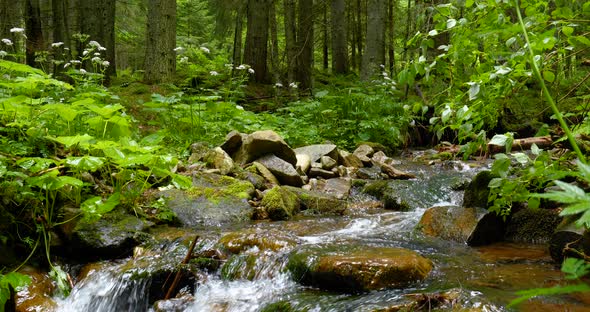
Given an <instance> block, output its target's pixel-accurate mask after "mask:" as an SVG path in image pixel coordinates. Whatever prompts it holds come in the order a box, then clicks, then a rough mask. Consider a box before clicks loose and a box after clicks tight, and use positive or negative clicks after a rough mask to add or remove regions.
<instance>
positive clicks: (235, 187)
mask: <svg viewBox="0 0 590 312" xmlns="http://www.w3.org/2000/svg"><path fill="white" fill-rule="evenodd" d="M187 193H188V194H189V195H192V196H197V197H198V196H206V197H207V198H208V199H210V200H216V199H219V198H221V197H225V196H236V197H239V198H244V199H250V198H252V196H253V195H254V193H255V189H254V185H252V183H250V182H249V181H244V180H239V179H235V178H232V177H228V176H224V175H219V174H214V173H202V174H199V175H198V176H196V177H194V178H193V188H191V189H190V190H188V191H187Z"/></svg>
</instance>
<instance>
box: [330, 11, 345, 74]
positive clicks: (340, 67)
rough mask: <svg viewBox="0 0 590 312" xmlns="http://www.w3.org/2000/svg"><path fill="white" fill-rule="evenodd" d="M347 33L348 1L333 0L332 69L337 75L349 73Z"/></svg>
mask: <svg viewBox="0 0 590 312" xmlns="http://www.w3.org/2000/svg"><path fill="white" fill-rule="evenodd" d="M347 33H348V31H347V25H346V1H345V0H332V59H333V68H332V69H333V72H334V73H335V74H346V72H348V45H347V43H346V34H347Z"/></svg>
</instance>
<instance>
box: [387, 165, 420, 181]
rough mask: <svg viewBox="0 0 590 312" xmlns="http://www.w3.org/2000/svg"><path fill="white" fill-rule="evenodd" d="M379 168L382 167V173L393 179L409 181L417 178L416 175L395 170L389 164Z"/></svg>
mask: <svg viewBox="0 0 590 312" xmlns="http://www.w3.org/2000/svg"><path fill="white" fill-rule="evenodd" d="M379 166H380V167H381V171H382V172H383V173H385V174H386V175H387V176H388V177H390V178H391V179H400V180H408V179H414V178H416V176H415V175H414V174H412V173H409V172H405V171H401V170H398V169H395V168H394V167H393V166H391V165H388V164H380V165H379Z"/></svg>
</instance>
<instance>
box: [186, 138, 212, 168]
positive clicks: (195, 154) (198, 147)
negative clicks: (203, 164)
mask: <svg viewBox="0 0 590 312" xmlns="http://www.w3.org/2000/svg"><path fill="white" fill-rule="evenodd" d="M210 150H211V149H210V148H209V146H208V145H207V143H205V142H196V143H193V144H191V156H190V157H189V158H188V163H189V165H191V164H194V163H196V162H199V161H201V160H203V158H205V156H206V155H207V153H209V151H210Z"/></svg>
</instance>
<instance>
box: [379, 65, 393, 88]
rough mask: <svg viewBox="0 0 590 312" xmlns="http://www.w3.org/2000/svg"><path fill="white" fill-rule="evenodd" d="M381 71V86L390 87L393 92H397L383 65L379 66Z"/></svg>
mask: <svg viewBox="0 0 590 312" xmlns="http://www.w3.org/2000/svg"><path fill="white" fill-rule="evenodd" d="M381 69H382V70H383V72H381V75H382V76H383V82H382V83H381V85H383V86H385V87H388V86H390V87H391V90H393V91H395V90H397V88H396V87H395V86H396V85H397V83H396V82H395V81H394V80H393V79H391V78H390V77H389V74H388V73H387V72H386V71H385V65H381Z"/></svg>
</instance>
